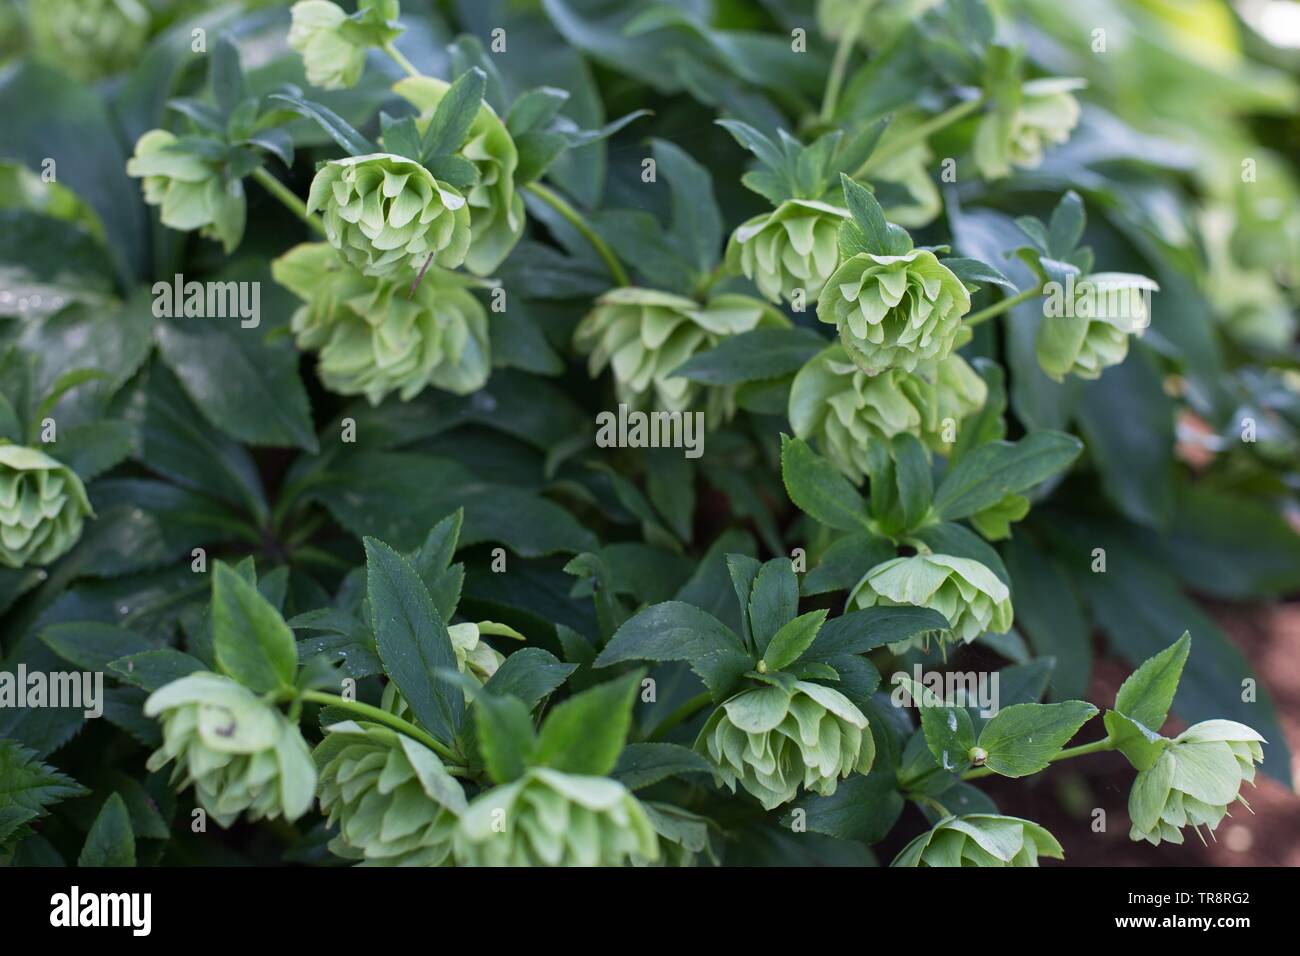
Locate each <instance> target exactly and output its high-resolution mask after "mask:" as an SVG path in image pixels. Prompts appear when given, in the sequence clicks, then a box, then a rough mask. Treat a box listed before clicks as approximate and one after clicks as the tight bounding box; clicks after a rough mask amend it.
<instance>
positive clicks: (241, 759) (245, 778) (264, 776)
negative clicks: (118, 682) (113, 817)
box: [144, 671, 316, 827]
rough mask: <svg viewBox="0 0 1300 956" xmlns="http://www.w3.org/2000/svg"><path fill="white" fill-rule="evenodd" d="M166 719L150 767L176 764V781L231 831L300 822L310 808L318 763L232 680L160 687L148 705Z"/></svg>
mask: <svg viewBox="0 0 1300 956" xmlns="http://www.w3.org/2000/svg"><path fill="white" fill-rule="evenodd" d="M144 713H145V716H146V717H159V718H160V720H161V721H162V731H163V744H162V746H161V747H160V748H158V749H157V750H156V751H154V753H153V755H152V756H151V757H150V758H149V761H148V763H147V765H146V766H147V767H148V769H149V770H150V771H151V772H152V771H156V770H159V769H160V768H162V767H163V766H164V765H165V764H166V763H167V762H168V761H171V760H175V761H176V767H175V769H174V771H173V772H172V780H173V782H175V781H178V780H179V781H180V786H181V787H185V786H188V785H189V784H191V783H193V784H194V792H195V796H196V797H197V798H198V802H199V805H200V806H202V807H203V808H204V809H205V810H207V812H208V813H210V814H212V817H213V819H214V820H216V821H217V822H218V823H219V824H221V825H222V826H223V827H228V826H230V824H232V823H233V822H234V821H235V819H236V818H237V817H238V816H239V815H240V814H241V813H243V812H244V811H247V812H248V819H249V820H260V819H263V818H265V819H268V820H273V819H275V818H276V817H278V816H281V815H283V816H284V818H285V819H287V820H290V821H292V820H296V819H297V818H298V817H300V816H302V815H303V814H304V813H306V812H307V810H308V808H310V807H311V802H312V797H313V796H314V794H315V791H316V765H315V764H314V763H313V762H312V759H311V751H309V750H308V749H307V742H306V741H305V740H303V739H302V734H301V733H300V732H299V730H298V725H297V724H296V723H293V722H291V721H289V720H288V719H287V718H286V717H285V716H284V715H283V714H282V713H280V711H278V710H276V709H275V708H274V707H273V706H271V705H270V704H268V703H266V702H265V701H263V700H262V699H261V698H259V697H257V696H256V695H255V694H254V693H253V692H252V691H250V690H249V689H248V688H246V687H244V686H243V685H241V684H237V683H235V682H234V681H233V680H231V679H230V678H229V677H222V676H221V675H219V674H210V673H208V672H206V671H197V672H195V673H193V674H190V675H189V676H187V677H182V678H180V679H179V680H174V681H172V682H171V683H170V684H167V685H166V686H164V687H161V688H159V689H158V690H156V691H154V692H153V694H151V695H150V696H149V699H148V700H146V701H145V703H144Z"/></svg>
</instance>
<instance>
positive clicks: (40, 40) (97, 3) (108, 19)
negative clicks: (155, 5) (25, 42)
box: [26, 0, 150, 81]
mask: <svg viewBox="0 0 1300 956" xmlns="http://www.w3.org/2000/svg"><path fill="white" fill-rule="evenodd" d="M26 7H27V15H28V18H29V23H30V25H31V36H32V45H33V48H34V52H35V53H36V56H37V57H38V58H40V59H42V60H45V61H47V62H50V63H53V64H55V65H57V66H58V67H59V69H60V70H63V71H65V72H67V73H70V74H71V75H72V76H74V77H76V78H77V79H79V80H86V81H91V80H96V79H99V78H100V77H102V76H107V75H108V74H110V73H117V72H119V71H121V70H126V69H129V68H130V67H131V65H132V64H133V63H134V62H135V61H136V60H137V59H138V58H139V56H140V52H141V51H142V50H143V49H144V46H145V43H146V41H147V40H148V39H149V26H150V17H149V10H148V8H147V7H146V6H145V5H144V4H143V3H141V2H140V0H39V2H35V3H28V4H26Z"/></svg>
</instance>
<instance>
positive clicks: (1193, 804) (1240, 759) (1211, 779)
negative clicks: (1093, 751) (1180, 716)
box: [1128, 720, 1267, 846]
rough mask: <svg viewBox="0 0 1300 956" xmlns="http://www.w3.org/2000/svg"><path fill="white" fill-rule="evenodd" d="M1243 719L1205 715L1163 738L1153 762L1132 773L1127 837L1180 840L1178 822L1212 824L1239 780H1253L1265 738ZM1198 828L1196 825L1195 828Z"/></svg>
mask: <svg viewBox="0 0 1300 956" xmlns="http://www.w3.org/2000/svg"><path fill="white" fill-rule="evenodd" d="M1266 742H1267V741H1265V740H1264V738H1263V737H1261V736H1260V735H1259V734H1258V733H1256V732H1255V731H1254V730H1252V729H1251V728H1249V727H1247V726H1246V725H1245V724H1239V723H1237V722H1236V721H1232V720H1206V721H1202V722H1201V723H1199V724H1193V725H1192V726H1191V727H1188V728H1187V729H1186V730H1184V731H1183V732H1182V733H1181V734H1179V735H1178V736H1177V737H1175V738H1174V739H1173V740H1171V741H1170V742H1169V745H1168V746H1167V747H1166V748H1165V750H1164V752H1162V753H1161V754H1160V756H1159V757H1157V758H1156V762H1155V763H1154V764H1153V765H1152V766H1151V767H1149V768H1148V769H1146V770H1142V771H1140V772H1139V773H1138V775H1137V779H1135V780H1134V781H1133V789H1132V790H1131V791H1130V792H1129V798H1128V815H1129V818H1130V819H1131V821H1132V827H1131V829H1130V830H1129V839H1131V840H1146V841H1147V842H1148V843H1151V844H1154V845H1156V846H1159V845H1160V841H1161V840H1168V841H1169V842H1170V843H1182V842H1183V834H1182V832H1181V831H1182V828H1183V827H1185V826H1192V827H1197V828H1199V827H1201V826H1206V827H1209V829H1210V830H1211V831H1213V830H1214V829H1215V828H1217V827H1218V825H1219V824H1220V823H1221V822H1222V821H1223V818H1224V817H1225V816H1227V814H1228V806H1229V804H1231V803H1233V802H1235V801H1237V800H1240V801H1241V802H1242V803H1243V804H1245V803H1246V800H1245V798H1244V797H1242V796H1241V792H1240V791H1241V785H1242V783H1243V782H1245V783H1254V781H1255V764H1257V763H1259V762H1261V761H1262V760H1263V759H1264V748H1263V747H1261V746H1260V745H1261V744H1263V743H1266ZM1199 832H1200V830H1199V829H1198V830H1197V833H1198V834H1199Z"/></svg>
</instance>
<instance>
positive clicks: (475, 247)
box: [393, 76, 524, 276]
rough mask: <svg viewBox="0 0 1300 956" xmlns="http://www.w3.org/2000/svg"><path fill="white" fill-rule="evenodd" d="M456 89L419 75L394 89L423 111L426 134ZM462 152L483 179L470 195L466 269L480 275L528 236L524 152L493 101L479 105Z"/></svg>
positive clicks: (421, 121) (420, 125)
mask: <svg viewBox="0 0 1300 956" xmlns="http://www.w3.org/2000/svg"><path fill="white" fill-rule="evenodd" d="M450 88H451V84H449V83H447V82H445V81H444V80H439V79H435V78H433V77H431V76H413V77H408V78H406V79H404V80H400V81H399V82H398V83H397V84H395V85H394V86H393V92H395V93H396V94H397V95H398V96H401V97H402V98H404V99H405V100H406V101H407V102H409V103H411V104H412V105H413V106H415V108H416V109H418V110H419V111H420V119H419V120H418V121H417V128H418V129H419V130H420V132H421V133H423V132H424V128H425V126H426V125H427V124H428V122H429V119H430V118H431V117H432V116H433V112H434V110H436V109H437V108H438V104H439V103H441V102H442V98H443V97H444V96H445V95H446V94H447V90H448V89H450ZM459 155H461V156H463V157H464V158H465V159H468V160H469V161H470V162H471V163H473V164H474V168H475V169H477V170H478V182H476V183H475V184H474V185H473V186H471V187H470V188H469V192H468V194H467V196H466V198H467V199H468V200H469V208H470V229H471V233H472V235H473V240H472V241H471V242H470V246H469V253H468V254H467V255H466V256H465V268H466V269H468V270H469V271H470V272H472V273H474V274H475V275H480V276H485V275H491V274H492V273H493V272H495V271H496V269H497V267H498V266H499V265H501V263H502V262H503V261H504V260H505V257H506V256H507V255H508V254H509V253H510V250H511V249H513V248H514V247H515V244H516V243H517V242H518V241H519V237H520V236H522V235H523V232H524V199H523V196H521V195H519V193H517V192H516V191H515V169H516V168H517V167H518V166H519V151H518V149H516V148H515V141H514V139H513V138H512V137H511V136H510V133H509V132H508V131H507V130H506V125H505V123H503V122H501V118H500V117H499V116H497V114H496V112H495V111H494V110H493V109H492V107H491V106H489V105H488V104H487V103H482V104H480V105H479V109H478V113H477V114H476V115H475V117H474V122H472V123H471V124H470V127H469V136H468V138H467V139H466V141H465V143H464V144H463V145H462V146H461V147H460V150H459Z"/></svg>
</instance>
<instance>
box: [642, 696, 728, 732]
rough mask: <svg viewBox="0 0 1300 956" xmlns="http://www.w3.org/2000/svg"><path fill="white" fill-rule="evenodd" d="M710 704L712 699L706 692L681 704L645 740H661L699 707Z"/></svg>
mask: <svg viewBox="0 0 1300 956" xmlns="http://www.w3.org/2000/svg"><path fill="white" fill-rule="evenodd" d="M712 702H713V697H712V695H710V694H709V693H708V692H707V691H706V692H704V693H702V694H696V695H695V696H694V697H692V698H691V699H690V700H688V701H687V702H686V703H684V704H682V705H681V706H680V707H678V708H677V709H676V710H674V711H673V712H672V713H671V714H669V715H668V716H667V717H665V718H664V720H663V723H661V724H660V725H659V726H658V727H656V728H655V729H654V731H653V732H652V733H651V734H650V736H649V737H648V738H647V739H648V740H662V739H663V736H664V734H666V733H667V732H668V731H670V730H672V729H673V728H674V727H676V726H677V725H678V724H680V723H681V722H682V721H684V720H686V719H687V718H688V717H690V716H691V715H692V714H694V713H695V712H696V711H697V710H699V709H700V708H701V707H704V706H706V705H708V704H710V703H712Z"/></svg>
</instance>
